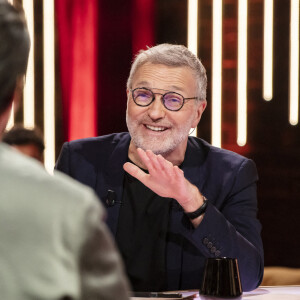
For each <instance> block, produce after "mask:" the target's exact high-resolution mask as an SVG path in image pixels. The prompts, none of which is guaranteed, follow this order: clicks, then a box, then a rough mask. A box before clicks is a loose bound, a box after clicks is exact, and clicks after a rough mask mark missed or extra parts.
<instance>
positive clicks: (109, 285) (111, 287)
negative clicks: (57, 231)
mask: <svg viewBox="0 0 300 300" xmlns="http://www.w3.org/2000/svg"><path fill="white" fill-rule="evenodd" d="M96 202H97V201H96V200H95V201H94V203H93V205H91V206H90V207H89V209H88V210H87V212H86V214H85V221H84V227H85V239H84V243H83V245H82V248H81V252H80V274H81V292H82V294H81V295H82V296H81V299H88V300H93V299H95V300H96V299H105V300H115V299H120V300H127V299H129V296H128V293H129V290H130V289H129V284H128V281H127V278H126V276H125V273H124V268H123V263H122V261H121V258H120V255H119V252H118V250H117V248H116V247H115V244H114V241H113V238H112V237H111V235H110V233H109V231H108V229H107V227H106V224H105V222H104V220H103V211H102V207H101V205H100V204H99V203H96Z"/></svg>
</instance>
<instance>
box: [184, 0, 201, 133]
mask: <svg viewBox="0 0 300 300" xmlns="http://www.w3.org/2000/svg"><path fill="white" fill-rule="evenodd" d="M187 35H188V42H187V44H188V48H189V49H190V50H191V51H192V52H193V53H194V54H195V55H198V0H188V34H187ZM190 135H191V136H197V127H196V128H195V130H194V131H193V132H192V133H191V134H190Z"/></svg>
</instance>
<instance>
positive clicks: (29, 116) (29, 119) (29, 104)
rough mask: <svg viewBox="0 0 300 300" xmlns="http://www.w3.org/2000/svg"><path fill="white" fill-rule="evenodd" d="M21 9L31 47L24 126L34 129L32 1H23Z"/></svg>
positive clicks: (25, 92) (25, 94) (25, 93)
mask: <svg viewBox="0 0 300 300" xmlns="http://www.w3.org/2000/svg"><path fill="white" fill-rule="evenodd" d="M23 8H24V12H25V15H26V20H27V26H28V31H29V35H30V40H31V45H30V52H29V59H28V67H27V73H26V80H25V86H24V97H23V98H24V103H23V111H24V126H25V127H30V128H33V127H34V125H35V124H34V12H33V0H23Z"/></svg>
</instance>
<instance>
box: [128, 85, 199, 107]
mask: <svg viewBox="0 0 300 300" xmlns="http://www.w3.org/2000/svg"><path fill="white" fill-rule="evenodd" d="M141 89H144V90H147V91H149V92H151V93H152V94H153V98H152V100H151V101H150V102H149V104H147V105H141V104H138V103H136V102H135V98H134V94H133V93H134V91H136V90H141ZM154 89H156V90H162V91H166V90H163V89H158V88H154ZM130 91H131V96H132V99H133V102H134V103H135V104H136V105H137V106H140V107H147V106H149V105H150V104H151V103H153V102H154V100H155V95H156V94H157V95H161V96H162V97H161V98H160V100H161V102H162V104H163V106H164V107H165V108H166V109H167V110H169V111H179V110H181V109H182V107H183V106H184V104H185V102H186V101H187V100H195V99H197V100H199V97H183V96H182V95H181V94H179V93H177V92H172V91H169V92H166V93H164V94H162V93H154V92H153V91H152V90H151V89H149V88H146V87H137V88H135V89H130ZM167 94H177V95H179V96H180V97H182V99H183V101H182V105H181V106H180V107H179V108H178V109H174V110H173V109H169V108H168V107H166V105H165V100H164V97H165V95H167Z"/></svg>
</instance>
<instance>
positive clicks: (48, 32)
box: [43, 0, 55, 173]
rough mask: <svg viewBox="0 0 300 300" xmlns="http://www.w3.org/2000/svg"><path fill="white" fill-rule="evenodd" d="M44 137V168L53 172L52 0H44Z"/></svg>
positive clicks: (53, 55) (53, 71) (53, 82)
mask: <svg viewBox="0 0 300 300" xmlns="http://www.w3.org/2000/svg"><path fill="white" fill-rule="evenodd" d="M43 25H44V139H45V160H44V164H45V168H46V170H47V171H48V172H49V173H53V168H54V164H55V51H54V49H55V47H54V43H55V41H54V0H44V10H43Z"/></svg>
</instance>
